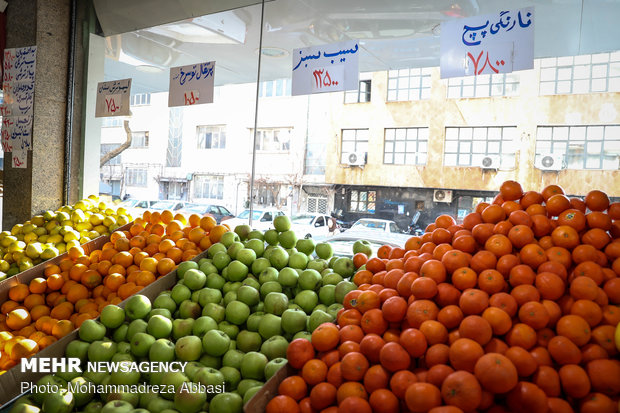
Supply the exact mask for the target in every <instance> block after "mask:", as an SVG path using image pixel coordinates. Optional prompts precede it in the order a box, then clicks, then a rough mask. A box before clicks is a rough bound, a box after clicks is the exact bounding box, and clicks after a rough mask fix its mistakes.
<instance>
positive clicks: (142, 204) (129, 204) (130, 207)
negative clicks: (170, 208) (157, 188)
mask: <svg viewBox="0 0 620 413" xmlns="http://www.w3.org/2000/svg"><path fill="white" fill-rule="evenodd" d="M156 202H158V201H151V200H149V201H145V200H142V199H134V198H129V199H126V200H124V201H122V202H119V203H118V206H119V207H123V208H125V209H126V210H127V211H129V213H130V214H131V216H132V217H134V218H135V217H137V216H139V215H140V216H141V215H142V213H144V211H145V210H146V209H149V208H151V206H152V205H153V204H155V203H156Z"/></svg>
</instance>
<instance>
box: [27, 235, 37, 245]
mask: <svg viewBox="0 0 620 413" xmlns="http://www.w3.org/2000/svg"><path fill="white" fill-rule="evenodd" d="M37 238H38V237H37V234H35V233H34V232H29V233H28V234H26V235H24V242H25V243H26V244H30V243H31V242H34V241H36V240H37Z"/></svg>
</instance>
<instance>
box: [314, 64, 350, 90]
mask: <svg viewBox="0 0 620 413" xmlns="http://www.w3.org/2000/svg"><path fill="white" fill-rule="evenodd" d="M343 84H344V66H343V65H338V66H332V67H318V68H316V69H314V70H313V71H312V78H311V79H310V85H311V91H312V93H318V92H336V91H339V90H342V85H343Z"/></svg>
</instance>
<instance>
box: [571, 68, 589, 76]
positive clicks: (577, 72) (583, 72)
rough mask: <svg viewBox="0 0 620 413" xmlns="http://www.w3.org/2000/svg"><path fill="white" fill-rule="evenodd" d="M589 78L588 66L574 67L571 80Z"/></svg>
mask: <svg viewBox="0 0 620 413" xmlns="http://www.w3.org/2000/svg"><path fill="white" fill-rule="evenodd" d="M589 77H590V65H585V66H575V67H574V68H573V79H587V78H589Z"/></svg>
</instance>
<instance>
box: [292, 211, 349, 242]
mask: <svg viewBox="0 0 620 413" xmlns="http://www.w3.org/2000/svg"><path fill="white" fill-rule="evenodd" d="M330 220H331V217H330V216H329V215H319V214H305V215H296V216H294V217H292V218H291V229H292V230H293V231H295V233H296V234H297V237H298V238H316V237H317V236H319V237H320V236H326V235H329V228H330V227H329V222H330ZM335 232H336V233H339V232H340V229H339V228H338V227H336V231H335Z"/></svg>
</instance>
